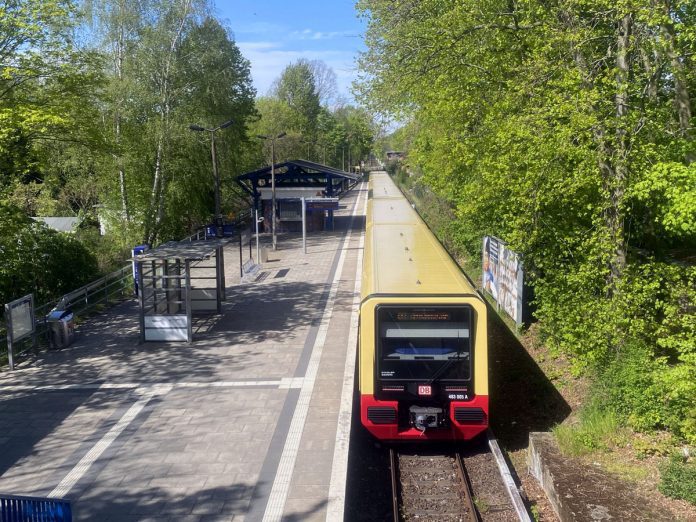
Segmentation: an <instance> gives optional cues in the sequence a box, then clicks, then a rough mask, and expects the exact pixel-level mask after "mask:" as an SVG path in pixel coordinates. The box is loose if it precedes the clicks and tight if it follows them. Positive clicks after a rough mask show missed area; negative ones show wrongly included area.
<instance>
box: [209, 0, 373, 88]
mask: <svg viewBox="0 0 696 522" xmlns="http://www.w3.org/2000/svg"><path fill="white" fill-rule="evenodd" d="M216 11H217V15H218V16H219V17H220V18H222V20H223V21H225V22H226V23H227V25H228V26H229V27H230V29H231V30H232V32H233V33H234V37H235V40H236V42H237V45H238V46H239V48H240V50H241V51H242V54H243V55H244V56H245V57H246V58H247V59H248V60H250V61H251V74H252V77H253V80H254V86H255V87H256V90H257V91H258V94H259V95H264V94H266V93H267V92H268V89H269V87H270V86H271V83H272V82H273V80H275V79H276V78H277V77H278V76H280V73H281V72H282V71H283V69H284V68H285V67H286V66H287V65H289V64H290V63H292V62H295V61H297V60H298V59H299V58H306V59H308V60H323V61H324V62H325V63H326V64H327V65H328V66H330V67H331V68H332V69H333V70H334V72H335V73H336V77H337V78H336V79H337V82H338V87H339V91H340V93H341V94H342V95H343V96H345V97H346V98H347V99H348V100H352V95H351V94H350V84H351V82H352V80H353V79H354V77H355V67H356V66H355V58H356V57H357V55H358V52H359V51H360V50H364V48H365V47H364V44H363V32H364V28H365V24H364V22H363V21H362V20H361V19H358V17H357V12H356V11H355V0H324V1H317V0H309V1H292V0H286V1H282V0H257V1H256V2H249V1H240V0H217V1H216Z"/></svg>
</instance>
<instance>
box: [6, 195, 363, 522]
mask: <svg viewBox="0 0 696 522" xmlns="http://www.w3.org/2000/svg"><path fill="white" fill-rule="evenodd" d="M366 196H367V190H366V187H360V188H359V189H356V190H354V191H352V193H350V194H349V195H348V196H347V197H346V198H345V199H344V200H343V201H342V203H343V205H345V208H344V209H342V210H339V211H338V212H337V213H336V218H335V223H336V229H335V231H333V232H325V233H317V234H314V235H312V236H310V237H309V238H308V241H307V249H308V253H307V254H304V253H303V252H302V241H301V238H300V237H297V236H283V235H281V236H280V237H279V250H278V251H277V252H274V253H273V255H272V256H271V258H272V261H271V262H269V263H267V264H266V265H265V266H264V267H263V268H262V270H263V271H266V272H268V273H269V275H268V277H266V278H265V279H264V280H263V281H262V282H258V283H257V282H242V281H241V279H240V277H239V267H238V263H239V254H238V250H237V248H238V247H237V244H236V243H231V244H229V245H228V246H227V247H226V248H225V255H224V258H225V276H226V277H225V280H226V284H227V289H226V293H227V300H226V301H225V302H224V305H223V313H222V314H221V315H210V316H205V317H197V318H196V320H195V324H194V327H195V332H196V333H195V335H194V342H193V343H192V344H190V345H189V344H186V343H164V342H162V343H146V344H138V343H139V326H138V313H137V304H136V302H135V301H126V302H123V303H121V304H119V305H117V306H116V307H114V308H112V309H110V310H109V311H107V312H105V313H103V314H101V315H99V316H96V317H93V318H91V319H90V320H88V321H86V322H85V323H83V324H80V325H79V327H78V330H77V337H76V342H75V343H74V344H73V345H72V346H71V347H69V348H67V349H64V350H61V351H50V352H46V353H43V354H41V355H39V356H37V357H36V358H35V359H33V360H30V361H29V362H27V363H24V364H22V365H20V368H19V369H18V370H17V371H15V372H4V373H0V491H2V492H5V493H10V494H24V495H49V494H54V495H55V494H57V493H60V494H61V496H65V497H67V498H69V499H71V500H72V502H73V505H74V513H75V519H76V520H106V521H108V520H119V521H123V520H158V521H159V520H177V521H181V520H195V521H203V520H227V521H229V520H234V521H235V522H236V521H241V520H244V521H247V522H249V521H260V520H264V521H266V520H267V521H271V520H278V521H279V520H319V519H321V520H324V519H326V518H327V513H328V511H327V505H328V504H329V499H328V498H327V497H328V492H329V490H330V489H331V488H333V490H336V488H338V490H339V491H340V488H341V484H340V477H341V476H343V477H344V478H345V469H343V470H338V472H337V470H336V469H335V467H334V458H335V454H336V452H337V451H339V450H340V447H338V446H337V445H336V440H337V438H338V439H340V438H341V437H343V436H345V435H340V434H339V435H337V429H338V428H339V424H338V417H339V409H340V407H341V400H342V397H343V395H345V391H344V390H343V382H344V373H345V372H346V371H347V370H346V369H345V365H346V361H347V360H350V358H349V357H348V358H347V357H346V354H347V353H349V350H355V343H354V341H353V345H352V346H349V342H348V340H349V339H351V335H350V329H351V328H352V325H353V324H354V321H353V319H354V314H355V306H354V300H355V295H356V289H358V287H357V286H356V276H358V277H359V273H358V269H359V260H360V257H361V256H362V250H361V248H362V243H361V235H362V229H363V227H364V219H363V218H362V212H363V209H364V204H365V200H366ZM354 211H355V215H353V213H354ZM268 240H269V238H264V242H265V243H268ZM245 251H248V250H247V249H246V247H245ZM280 270H287V272H286V273H285V274H284V275H283V276H282V277H275V275H277V274H278V271H280ZM353 339H354V338H353ZM339 460H340V459H339ZM336 477H339V478H338V479H336ZM332 480H334V481H336V480H337V484H338V486H337V485H336V484H334V483H331V481H332Z"/></svg>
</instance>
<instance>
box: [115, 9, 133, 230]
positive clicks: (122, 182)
mask: <svg viewBox="0 0 696 522" xmlns="http://www.w3.org/2000/svg"><path fill="white" fill-rule="evenodd" d="M120 7H121V8H122V7H123V6H122V5H120ZM119 19H120V20H121V22H120V25H119V28H118V38H117V40H116V77H117V78H118V84H119V90H120V89H121V88H122V87H123V57H124V54H125V53H124V49H125V35H124V27H123V21H122V20H123V13H121V14H120V16H119ZM122 101H123V98H122V97H120V96H119V99H118V100H117V101H116V113H115V115H114V120H115V123H114V126H115V134H116V149H117V152H116V163H117V165H118V187H119V191H120V193H121V213H122V216H123V217H124V218H125V220H126V223H130V212H129V210H128V191H127V189H126V172H125V170H124V168H123V153H122V151H121V104H122Z"/></svg>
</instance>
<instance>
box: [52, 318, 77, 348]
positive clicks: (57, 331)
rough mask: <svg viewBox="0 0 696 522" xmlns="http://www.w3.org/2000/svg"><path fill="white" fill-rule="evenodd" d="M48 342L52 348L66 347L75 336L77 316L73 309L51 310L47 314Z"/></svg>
mask: <svg viewBox="0 0 696 522" xmlns="http://www.w3.org/2000/svg"><path fill="white" fill-rule="evenodd" d="M46 326H47V328H48V344H49V345H50V346H51V348H65V347H66V346H69V345H70V344H71V343H72V342H73V339H74V338H75V316H74V315H73V313H72V310H70V309H68V310H51V311H50V312H49V313H48V315H47V316H46Z"/></svg>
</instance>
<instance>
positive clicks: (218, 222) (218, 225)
mask: <svg viewBox="0 0 696 522" xmlns="http://www.w3.org/2000/svg"><path fill="white" fill-rule="evenodd" d="M233 123H234V120H227V121H226V122H225V123H221V124H220V125H218V126H217V127H215V128H212V129H206V128H205V127H201V126H200V125H195V124H192V125H189V130H192V131H195V132H209V133H210V155H211V157H212V161H213V177H214V178H215V235H216V236H217V237H222V233H223V230H222V227H223V220H222V213H221V211H220V174H219V172H218V168H217V156H216V154H215V133H216V132H217V131H219V130H220V129H226V128H227V127H229V126H230V125H232V124H233Z"/></svg>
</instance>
